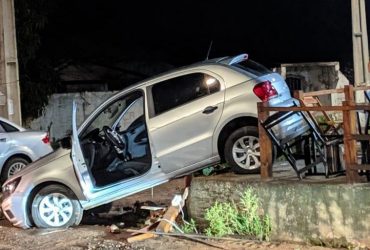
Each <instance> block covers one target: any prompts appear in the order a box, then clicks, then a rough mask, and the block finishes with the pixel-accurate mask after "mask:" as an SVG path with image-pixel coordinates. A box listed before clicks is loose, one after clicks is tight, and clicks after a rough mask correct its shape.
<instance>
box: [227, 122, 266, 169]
mask: <svg viewBox="0 0 370 250" xmlns="http://www.w3.org/2000/svg"><path fill="white" fill-rule="evenodd" d="M224 154H225V159H226V162H227V163H228V164H229V165H230V166H231V169H232V170H233V172H234V173H237V174H246V173H258V172H259V171H260V166H261V162H260V144H259V138H258V128H257V127H255V126H245V127H241V128H239V129H237V130H235V131H234V132H233V133H231V134H230V136H229V137H228V138H227V140H226V143H225V147H224Z"/></svg>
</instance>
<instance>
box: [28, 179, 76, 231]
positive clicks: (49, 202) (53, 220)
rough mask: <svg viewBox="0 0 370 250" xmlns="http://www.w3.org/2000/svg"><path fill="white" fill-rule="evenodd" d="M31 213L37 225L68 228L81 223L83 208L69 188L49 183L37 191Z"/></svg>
mask: <svg viewBox="0 0 370 250" xmlns="http://www.w3.org/2000/svg"><path fill="white" fill-rule="evenodd" d="M31 213H32V219H33V221H34V223H35V225H36V226H37V227H40V228H66V227H70V226H73V225H78V224H79V223H80V221H81V219H82V213H83V210H82V208H81V206H80V203H79V202H78V200H77V198H76V196H75V195H74V193H73V192H72V191H71V190H70V189H69V188H67V187H65V186H62V185H49V186H46V187H44V188H42V189H40V190H39V191H38V192H37V193H36V195H35V197H34V198H33V201H32V205H31Z"/></svg>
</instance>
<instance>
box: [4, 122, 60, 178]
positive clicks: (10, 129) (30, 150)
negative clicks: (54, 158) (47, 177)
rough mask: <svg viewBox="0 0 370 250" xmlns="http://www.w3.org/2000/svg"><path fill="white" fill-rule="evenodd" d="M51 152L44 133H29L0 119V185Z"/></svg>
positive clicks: (47, 138) (46, 135) (47, 137)
mask: <svg viewBox="0 0 370 250" xmlns="http://www.w3.org/2000/svg"><path fill="white" fill-rule="evenodd" d="M52 151H53V149H52V147H51V146H50V142H49V136H48V134H47V133H46V132H41V131H29V130H26V129H24V128H22V127H20V126H18V125H17V124H14V123H12V122H11V121H8V120H7V119H5V118H2V117H0V171H1V176H0V183H4V181H5V180H6V179H8V178H9V177H10V176H13V175H14V174H15V173H17V172H18V171H20V170H21V169H23V168H24V167H25V166H26V165H27V164H29V163H30V162H33V161H36V160H37V159H39V158H40V157H42V156H44V155H46V154H49V153H51V152H52Z"/></svg>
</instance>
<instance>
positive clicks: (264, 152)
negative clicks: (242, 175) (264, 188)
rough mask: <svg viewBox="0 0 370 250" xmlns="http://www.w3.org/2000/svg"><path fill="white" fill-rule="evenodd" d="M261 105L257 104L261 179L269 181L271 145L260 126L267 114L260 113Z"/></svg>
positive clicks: (264, 112)
mask: <svg viewBox="0 0 370 250" xmlns="http://www.w3.org/2000/svg"><path fill="white" fill-rule="evenodd" d="M262 105H263V103H261V102H259V103H257V108H258V121H259V122H258V133H259V143H260V161H261V179H262V180H264V181H265V180H269V179H271V178H272V145H271V140H270V138H269V137H268V135H267V133H266V131H265V129H264V128H263V127H262V125H261V121H262V122H263V121H265V120H266V118H267V117H268V116H269V113H268V112H266V111H262V110H261V107H262Z"/></svg>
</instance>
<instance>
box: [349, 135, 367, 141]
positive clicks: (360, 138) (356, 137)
mask: <svg viewBox="0 0 370 250" xmlns="http://www.w3.org/2000/svg"><path fill="white" fill-rule="evenodd" d="M351 139H353V140H356V141H370V135H357V134H356V135H351Z"/></svg>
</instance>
